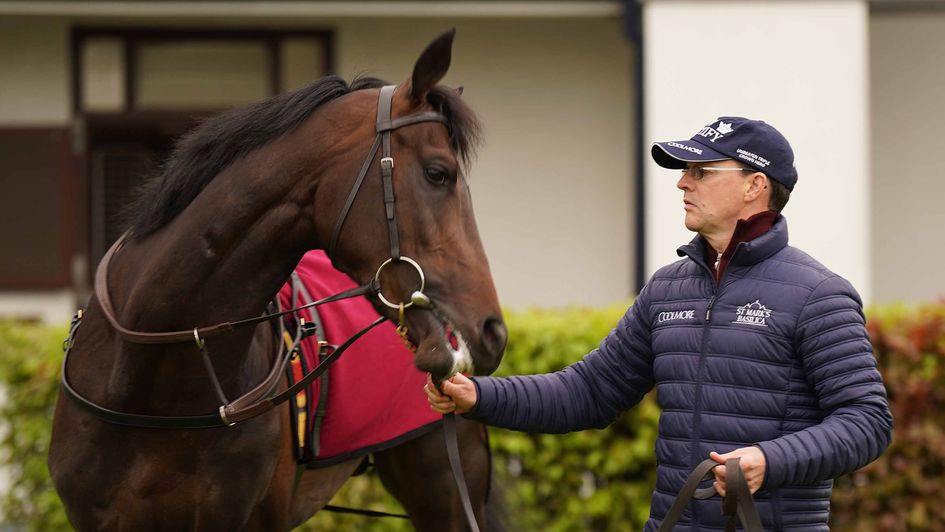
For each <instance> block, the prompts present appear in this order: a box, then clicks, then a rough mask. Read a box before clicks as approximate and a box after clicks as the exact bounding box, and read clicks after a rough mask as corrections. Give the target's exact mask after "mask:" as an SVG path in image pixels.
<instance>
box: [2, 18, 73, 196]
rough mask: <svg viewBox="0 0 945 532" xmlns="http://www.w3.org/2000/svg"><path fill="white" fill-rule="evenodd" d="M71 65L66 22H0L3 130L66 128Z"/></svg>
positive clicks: (25, 20)
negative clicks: (11, 127)
mask: <svg viewBox="0 0 945 532" xmlns="http://www.w3.org/2000/svg"><path fill="white" fill-rule="evenodd" d="M68 65H69V32H68V27H67V25H66V22H65V20H63V19H46V18H32V17H0V126H2V127H10V126H24V125H28V126H33V127H49V126H53V127H63V126H66V125H67V124H68V123H69V120H70V118H71V114H72V113H71V109H70V94H71V84H70V82H69V67H68ZM0 179H2V175H0Z"/></svg>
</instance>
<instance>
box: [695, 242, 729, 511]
mask: <svg viewBox="0 0 945 532" xmlns="http://www.w3.org/2000/svg"><path fill="white" fill-rule="evenodd" d="M720 258H721V255H719V258H718V259H716V265H717V264H718V262H719V260H720ZM716 268H717V266H716ZM705 269H706V270H709V271H708V273H709V279H710V280H711V283H712V295H711V296H710V297H709V302H708V303H707V304H706V307H705V324H704V325H703V326H702V341H701V345H700V346H699V369H698V371H697V373H696V390H695V394H694V398H693V400H694V403H693V414H692V426H693V431H692V451H690V457H689V460H690V464H691V465H693V466H695V464H698V463H699V462H701V461H702V460H703V459H704V458H708V457H707V456H706V457H700V456H699V453H700V449H699V442H700V441H701V440H702V435H701V432H702V386H703V381H704V375H705V371H706V369H705V368H706V365H707V364H708V359H707V356H706V351H707V349H708V344H709V330H710V328H711V324H712V307H713V306H714V305H715V300H716V299H717V298H718V295H719V291H720V290H721V288H722V279H721V278H720V277H717V275H718V270H717V269H716V270H715V271H711V270H710V269H709V268H708V265H707V264H706V267H705ZM697 508H698V507H697V506H696V507H693V512H694V513H693V516H692V517H693V521H694V522H695V523H698V522H699V516H698V509H697Z"/></svg>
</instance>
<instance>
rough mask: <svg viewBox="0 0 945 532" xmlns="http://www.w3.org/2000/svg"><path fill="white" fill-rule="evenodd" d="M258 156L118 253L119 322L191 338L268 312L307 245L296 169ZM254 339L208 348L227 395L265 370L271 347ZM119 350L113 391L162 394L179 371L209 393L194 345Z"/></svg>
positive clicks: (225, 340)
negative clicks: (191, 331) (122, 352)
mask: <svg viewBox="0 0 945 532" xmlns="http://www.w3.org/2000/svg"><path fill="white" fill-rule="evenodd" d="M265 158H266V153H264V151H260V152H259V153H257V154H256V155H255V156H252V155H251V156H249V157H247V158H246V160H244V161H239V162H237V163H235V164H233V165H231V166H230V167H229V168H228V169H227V170H226V171H224V172H223V173H221V174H220V175H219V176H217V177H216V178H215V179H214V180H213V181H212V182H211V183H210V184H209V185H208V186H207V187H206V189H204V190H203V191H202V192H201V193H200V194H199V195H198V196H197V197H196V198H195V199H194V201H193V202H192V203H191V204H190V205H189V206H188V207H187V208H186V209H184V210H183V211H182V212H181V213H180V214H179V215H178V216H177V217H176V218H175V219H174V220H173V221H172V222H171V223H169V224H168V225H167V226H166V227H164V228H162V229H160V230H159V231H158V232H156V233H155V234H153V235H151V236H149V237H147V238H144V239H142V240H140V241H134V240H132V241H130V242H129V243H128V244H127V245H126V246H125V247H124V248H123V249H121V250H120V251H119V253H118V254H116V257H115V260H114V262H113V264H112V266H113V267H112V269H111V272H110V275H109V292H110V294H111V297H112V299H113V301H114V303H115V307H116V312H117V314H118V316H117V317H118V319H119V322H121V323H122V324H123V325H124V326H125V327H127V328H130V329H133V330H138V331H149V332H150V331H168V330H189V329H192V328H194V327H198V326H200V327H202V326H207V325H214V324H216V323H221V322H225V321H236V320H240V319H244V318H250V317H255V316H258V315H260V313H262V312H263V311H264V310H265V308H266V305H267V303H268V301H270V300H271V298H272V297H273V296H274V295H275V294H276V293H277V292H278V290H279V288H280V287H281V285H282V284H283V283H284V282H285V280H286V279H287V278H288V276H289V274H290V273H291V272H292V269H293V268H294V267H295V265H296V264H297V263H298V261H299V259H300V258H301V256H302V254H303V253H304V251H305V250H306V249H307V248H308V247H311V242H306V237H305V235H303V234H300V232H301V233H304V230H305V229H306V224H305V222H300V220H299V217H300V214H299V209H298V205H299V204H300V203H302V202H305V201H306V200H305V199H304V198H300V197H297V196H298V191H297V190H295V189H297V188H298V187H296V186H294V182H295V181H296V180H297V179H298V178H297V171H295V172H293V171H290V170H289V169H287V168H281V167H279V166H271V165H266V164H260V163H259V161H260V160H263V159H265ZM291 176H295V177H294V178H291ZM308 238H309V240H311V236H309V237H308ZM263 327H265V325H264V326H263ZM253 340H254V336H253V329H251V328H248V329H245V330H242V331H239V332H234V333H229V334H225V335H223V336H221V337H218V338H217V339H216V340H214V341H212V342H208V345H209V346H210V347H211V355H212V357H213V360H214V364H215V365H216V369H217V372H218V373H219V375H220V377H221V381H225V382H224V383H223V384H224V388H225V389H226V388H227V383H229V387H230V389H231V390H230V392H228V395H230V393H231V392H232V390H243V391H245V390H246V389H247V387H248V386H249V385H250V384H255V381H258V380H259V378H260V376H261V375H264V374H265V372H266V369H267V366H268V364H269V363H270V359H271V353H270V352H269V351H271V349H265V348H264V346H260V345H259V340H260V339H259V338H256V342H257V344H256V345H254V344H253ZM124 345H125V348H124V349H125V356H120V357H117V359H115V361H114V366H113V369H112V371H111V377H110V379H109V382H110V386H109V388H110V389H111V390H112V391H113V392H116V393H117V394H119V395H124V394H125V393H129V390H135V389H136V388H139V387H141V386H142V384H144V387H143V389H155V388H156V387H162V388H165V389H166V388H167V382H168V379H167V378H166V377H167V376H168V375H170V374H173V373H180V372H182V371H183V372H187V371H189V372H190V374H191V375H189V376H188V378H189V379H190V380H191V381H194V382H196V383H198V384H195V386H197V387H198V388H201V389H202V390H206V392H207V393H209V391H210V390H211V388H210V387H209V385H208V381H207V380H206V377H205V376H204V375H203V374H204V371H203V368H202V366H200V358H199V354H198V353H197V352H196V350H195V346H194V345H192V344H186V345H183V344H178V345H173V346H166V347H164V348H159V349H157V350H158V351H159V354H158V355H155V351H156V349H155V348H153V347H142V346H136V345H133V344H127V343H125V344H124ZM269 345H270V346H271V345H273V344H272V343H270V344H269ZM139 354H145V356H143V357H142V356H137V355H139ZM167 355H171V356H167ZM175 355H176V356H175ZM182 366H184V367H182ZM162 374H163V375H164V377H165V378H163V382H160V383H158V382H157V381H160V380H162V377H161V375H162ZM183 385H184V386H186V384H183ZM131 393H137V392H131ZM201 395H205V394H201ZM230 398H231V399H232V398H233V397H232V396H230ZM204 399H206V397H205V398H204Z"/></svg>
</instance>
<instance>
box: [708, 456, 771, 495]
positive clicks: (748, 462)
mask: <svg viewBox="0 0 945 532" xmlns="http://www.w3.org/2000/svg"><path fill="white" fill-rule="evenodd" d="M709 458H711V459H713V460H715V461H716V462H718V463H719V464H723V465H724V464H725V462H727V461H728V459H729V458H739V459H740V460H739V462H738V463H739V464H740V465H741V466H742V472H743V473H744V474H745V481H746V482H748V489H749V490H750V491H751V492H752V494H754V493H755V492H756V491H758V489H759V488H761V483H762V482H764V480H765V466H766V464H765V453H764V452H762V450H761V449H759V448H758V447H742V448H741V449H735V450H734V451H732V452H730V453H725V454H719V453H717V452H715V451H712V452H711V453H709ZM712 472H713V473H715V484H714V486H715V491H717V492H718V493H719V495H721V496H723V497H724V496H725V468H724V467H714V468H712Z"/></svg>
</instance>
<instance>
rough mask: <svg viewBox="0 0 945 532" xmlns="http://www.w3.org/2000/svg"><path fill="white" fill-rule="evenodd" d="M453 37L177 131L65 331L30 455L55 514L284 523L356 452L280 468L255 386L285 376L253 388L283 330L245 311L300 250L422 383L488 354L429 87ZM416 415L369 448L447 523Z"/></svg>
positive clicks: (493, 315) (446, 506) (488, 314)
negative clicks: (44, 465) (47, 425)
mask: <svg viewBox="0 0 945 532" xmlns="http://www.w3.org/2000/svg"><path fill="white" fill-rule="evenodd" d="M453 35H454V32H453V31H449V32H447V33H445V34H443V35H441V36H439V37H437V38H436V39H434V40H433V41H432V42H431V43H430V44H429V45H428V46H427V47H426V49H425V50H424V51H423V52H422V53H421V54H420V56H419V58H418V59H417V61H416V63H415V65H414V69H413V72H412V74H411V75H410V76H409V77H408V78H407V80H406V81H405V82H403V83H402V84H400V85H398V86H396V87H391V86H386V85H385V84H384V83H383V82H382V81H380V80H376V79H371V78H367V79H362V80H360V81H358V80H356V81H354V82H352V83H351V84H350V85H349V84H347V83H345V82H344V81H343V80H341V79H340V78H338V77H336V76H329V77H326V78H323V79H321V80H318V81H316V82H314V83H313V84H311V85H310V86H308V87H306V88H303V89H300V90H298V91H295V92H292V93H287V94H283V95H278V96H275V97H272V98H270V99H268V100H265V101H262V102H259V103H256V104H252V105H250V106H247V107H243V108H238V109H233V110H230V111H226V112H224V113H221V114H220V115H217V116H215V117H213V118H210V119H208V120H207V121H206V122H205V123H203V124H202V125H201V126H199V127H198V128H197V129H195V130H194V131H193V132H191V133H190V134H188V135H187V136H186V137H184V138H183V139H181V140H180V142H179V143H178V144H177V146H176V147H175V150H174V152H173V153H172V155H171V156H170V158H169V159H168V161H167V162H166V163H165V165H164V167H163V169H162V175H161V176H159V177H158V178H157V179H154V180H152V181H150V182H149V183H148V184H147V185H146V188H145V189H144V190H143V192H142V194H141V197H140V199H139V200H138V202H137V203H135V204H134V205H133V206H132V210H133V211H134V213H135V214H134V217H133V219H132V220H131V224H130V229H129V231H128V232H127V233H126V235H125V237H123V238H122V239H121V240H120V241H119V242H117V243H116V244H115V245H114V246H112V248H110V250H109V251H108V253H106V256H105V257H103V259H102V262H101V264H100V265H99V267H98V270H97V272H96V275H95V295H94V296H93V297H92V298H90V301H89V303H88V306H87V308H86V309H84V312H83V313H81V314H77V317H76V318H74V320H73V328H72V331H71V332H70V337H69V339H68V340H67V350H66V359H65V360H64V362H63V378H62V386H61V389H60V397H59V400H58V402H57V405H56V409H55V412H54V417H53V431H52V439H51V442H50V450H49V455H48V465H49V470H50V475H51V478H52V480H53V484H54V486H55V488H56V490H57V492H58V494H59V496H60V498H61V499H62V501H63V503H64V506H65V509H66V513H67V515H68V518H69V520H70V521H71V523H72V524H73V526H75V528H76V529H78V530H214V531H216V530H289V529H291V528H293V527H295V526H297V525H299V524H301V523H302V522H304V521H305V520H306V519H308V518H309V517H310V516H311V515H313V514H314V513H315V512H317V511H318V510H319V509H321V508H322V507H323V506H324V505H325V504H326V503H327V501H328V499H329V498H330V497H331V494H333V493H334V491H335V490H336V489H337V488H338V487H339V486H340V485H341V484H342V483H343V482H344V481H345V479H347V478H348V476H349V475H350V474H351V473H352V471H353V470H354V469H355V468H356V467H357V465H358V462H359V460H352V461H349V462H343V463H340V464H337V465H334V466H332V467H327V468H322V469H307V470H302V471H299V470H298V469H297V467H296V460H295V456H294V454H293V449H292V445H291V442H290V438H291V434H290V432H291V422H290V419H289V415H288V409H287V408H282V407H277V406H276V405H277V401H276V400H275V399H276V398H278V397H283V396H285V395H286V393H287V392H293V390H292V388H287V386H288V385H287V384H286V383H285V381H284V380H276V381H272V382H273V384H271V385H270V381H271V379H270V377H271V375H272V374H273V373H274V368H276V367H277V365H278V364H279V363H280V362H279V361H280V360H284V359H280V356H281V355H282V352H283V349H281V346H282V345H283V340H282V338H281V337H280V335H279V332H278V330H277V329H276V328H274V327H273V326H272V325H270V323H269V322H270V321H271V320H270V319H269V317H267V316H266V315H265V314H264V312H266V309H267V308H269V306H270V303H269V302H270V301H271V300H273V298H274V297H275V295H276V294H277V292H278V291H279V289H280V287H282V286H283V284H284V283H285V282H286V280H287V279H288V278H289V276H290V274H291V272H292V271H293V269H294V267H295V266H296V264H297V263H298V262H299V260H300V259H301V258H302V256H303V255H304V254H305V253H306V252H308V251H309V250H312V249H324V250H326V251H327V252H328V255H329V257H330V258H331V260H332V262H333V263H334V264H335V266H336V267H337V268H338V269H339V270H340V271H342V272H344V273H345V274H347V275H348V276H349V277H351V278H352V279H354V280H355V281H356V282H357V283H359V284H361V286H362V287H363V289H362V290H361V291H360V292H359V293H361V294H363V295H365V296H366V297H368V299H369V300H370V302H371V304H372V305H373V306H374V308H375V309H376V311H377V312H378V313H379V314H380V315H381V316H382V317H384V318H386V319H389V320H391V321H394V322H395V323H397V324H398V326H399V329H400V330H401V332H402V334H403V337H404V339H405V340H406V341H407V342H409V343H410V344H411V346H412V347H413V349H414V350H415V352H414V365H415V366H416V367H417V369H419V370H420V371H423V372H427V373H430V374H431V376H432V378H433V379H434V380H435V381H439V380H442V379H444V378H447V377H448V376H449V375H451V374H452V373H454V372H456V371H464V372H469V373H476V374H488V373H491V372H492V371H494V370H495V368H496V367H497V366H498V364H499V362H500V360H501V357H502V353H503V351H504V348H505V343H506V338H507V332H506V328H505V325H504V323H503V321H502V314H501V310H500V307H499V303H498V298H497V296H496V292H495V287H494V284H493V281H492V278H491V274H490V271H489V266H488V261H487V259H486V256H485V252H484V250H483V248H482V243H481V241H480V237H479V234H478V230H477V228H476V223H475V219H474V216H473V212H472V205H471V198H470V193H469V189H468V183H467V182H466V180H465V177H464V171H465V168H466V165H467V164H468V162H469V159H470V156H471V154H472V152H473V151H474V149H475V146H476V142H477V140H478V138H479V128H478V121H477V119H476V117H475V114H474V113H473V112H472V110H471V109H470V108H469V107H468V106H467V105H466V104H465V103H464V102H463V101H462V99H461V97H460V92H461V91H459V90H456V89H451V88H447V87H443V86H438V85H437V84H438V82H439V81H440V80H441V79H442V78H443V76H444V75H445V74H446V72H447V70H448V68H449V64H450V60H451V50H452V42H453ZM372 139H373V144H372ZM366 154H367V158H366V159H365V155H366ZM395 161H396V167H395ZM355 176H356V177H355ZM382 203H383V204H382ZM247 317H255V318H247ZM210 324H220V325H210ZM191 329H192V331H191ZM191 333H192V336H191ZM188 339H189V341H188ZM254 387H255V388H254ZM247 390H249V392H247ZM279 390H282V393H279V394H278V395H277V396H275V397H273V396H272V394H271V393H269V392H270V391H272V393H275V392H277V391H279ZM417 393H422V392H421V391H420V390H418V391H417ZM241 394H242V395H241ZM237 396H238V397H239V399H237V400H234V401H227V398H228V397H237ZM221 403H222V404H221ZM129 420H130V421H129ZM208 420H209V421H208ZM185 427H186V428H185ZM458 432H459V440H460V442H461V443H460V447H461V451H462V452H463V453H464V454H463V473H464V474H465V475H466V476H467V478H468V481H469V486H470V493H471V497H472V498H473V499H475V501H476V502H475V504H474V505H475V507H476V512H475V513H476V520H477V522H478V523H479V524H482V523H483V512H484V510H483V504H484V503H483V500H484V498H485V492H486V489H487V486H486V484H487V478H488V473H489V471H488V468H487V467H483V466H484V464H487V463H488V449H487V448H486V444H485V442H484V437H483V432H482V428H481V426H479V425H477V424H474V423H471V422H466V423H460V424H459V427H458ZM435 434H436V433H432V434H431V435H430V436H429V437H428V438H419V439H416V440H411V441H409V442H406V443H404V444H403V445H402V446H399V447H397V448H395V449H390V450H389V451H386V454H384V455H383V456H380V457H379V459H378V460H377V466H378V469H379V471H380V472H381V477H382V479H384V482H385V485H387V486H388V488H389V489H391V490H392V491H393V492H394V495H395V496H396V497H398V498H399V499H400V500H401V501H402V502H403V504H404V507H405V509H406V510H407V511H408V513H410V514H411V519H412V521H413V524H414V525H415V526H416V528H417V529H420V530H433V529H437V530H461V529H463V528H465V527H466V526H467V525H466V522H465V521H464V520H463V519H462V515H461V509H460V506H461V505H460V502H459V497H458V496H457V489H455V488H453V487H452V486H451V485H450V483H449V476H448V475H449V471H448V470H446V469H445V468H443V464H444V463H445V462H443V461H442V460H445V459H442V456H443V455H444V454H445V451H444V450H441V449H440V448H441V447H442V440H438V439H437V438H436V437H435ZM441 437H442V436H441ZM418 457H423V459H422V460H418ZM297 473H298V475H297Z"/></svg>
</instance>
